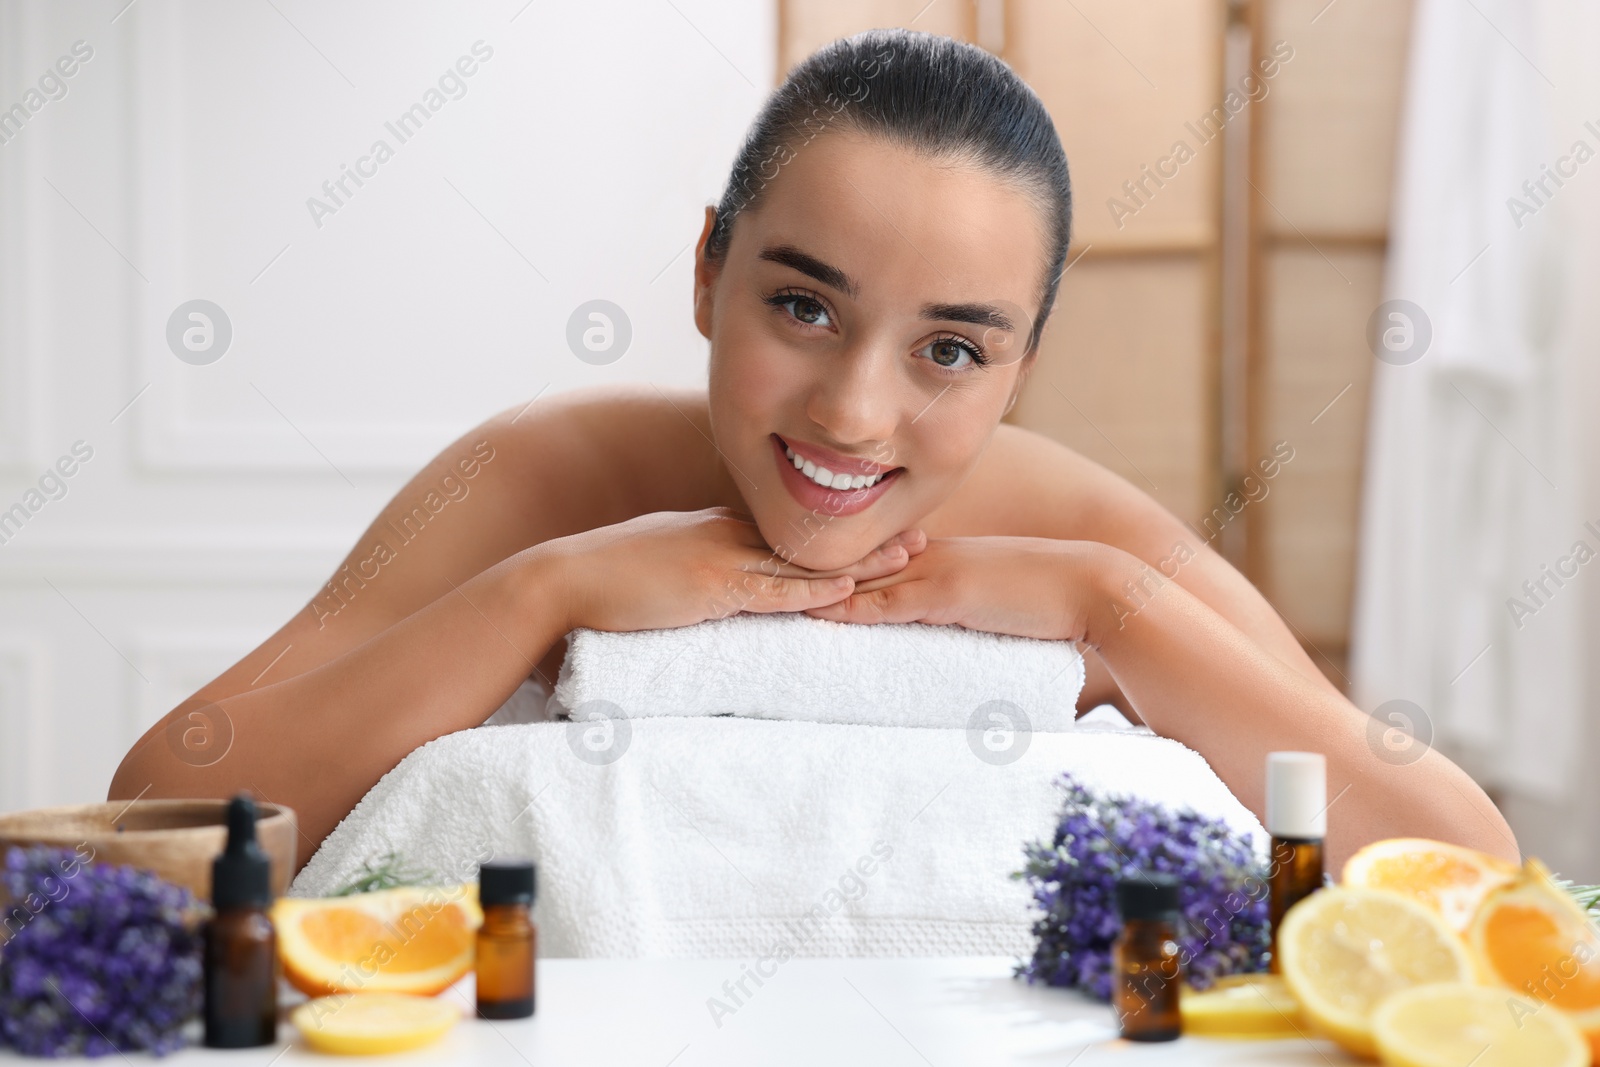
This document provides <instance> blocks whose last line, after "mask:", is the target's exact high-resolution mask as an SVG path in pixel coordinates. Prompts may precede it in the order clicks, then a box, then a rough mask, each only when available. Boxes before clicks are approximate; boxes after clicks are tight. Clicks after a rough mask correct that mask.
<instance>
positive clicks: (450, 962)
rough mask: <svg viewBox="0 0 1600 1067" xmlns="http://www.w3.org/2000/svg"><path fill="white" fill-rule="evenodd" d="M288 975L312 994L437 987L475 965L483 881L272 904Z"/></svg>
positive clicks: (425, 990)
mask: <svg viewBox="0 0 1600 1067" xmlns="http://www.w3.org/2000/svg"><path fill="white" fill-rule="evenodd" d="M272 921H273V923H274V925H276V926H277V928H278V956H279V958H280V959H281V960H282V961H283V976H284V977H285V978H286V979H288V980H289V983H290V984H291V985H293V986H294V987H295V988H296V989H298V990H300V991H301V992H302V993H305V994H306V995H308V996H313V997H320V996H325V995H327V994H330V993H356V992H366V993H378V992H396V993H419V994H424V995H431V994H433V993H438V992H439V991H440V990H443V989H447V988H449V987H450V986H451V985H453V984H454V983H455V982H456V981H457V980H459V979H460V978H461V976H462V975H464V974H466V973H467V972H468V971H469V970H471V969H472V955H473V947H474V940H475V936H476V931H477V929H478V927H479V926H481V925H482V924H483V910H482V909H481V908H480V907H479V906H478V887H477V886H476V885H474V884H467V885H458V886H429V887H405V888H401V889H383V890H378V891H377V892H373V893H357V894H354V895H352V896H347V897H327V898H322V899H305V898H299V897H281V898H279V899H278V901H277V902H276V903H274V904H273V906H272Z"/></svg>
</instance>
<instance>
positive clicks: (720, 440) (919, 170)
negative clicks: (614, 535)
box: [695, 131, 1046, 570]
mask: <svg viewBox="0 0 1600 1067" xmlns="http://www.w3.org/2000/svg"><path fill="white" fill-rule="evenodd" d="M763 196H764V199H763V200H762V201H761V204H760V206H759V207H758V208H757V209H755V210H753V211H746V212H744V213H743V214H741V215H740V216H739V217H738V219H737V221H736V222H735V224H734V226H733V234H732V239H731V241H730V242H729V247H728V251H727V255H726V256H725V257H724V259H723V260H722V262H720V263H709V262H707V260H706V258H705V234H704V233H703V234H702V235H701V239H700V247H699V249H698V250H697V253H696V255H697V262H696V272H695V280H696V284H695V318H696V322H697V323H698V325H699V328H700V332H701V333H703V334H705V336H706V337H707V338H709V339H710V341H711V361H710V404H711V426H712V434H713V437H714V438H715V442H716V446H717V449H718V451H719V452H720V453H721V455H722V459H723V462H724V464H725V465H726V466H727V468H728V474H729V476H730V477H731V479H732V480H733V482H734V483H735V484H736V485H737V486H738V488H739V490H740V492H741V493H742V494H743V497H744V501H745V504H746V506H747V508H748V509H749V512H750V514H751V516H752V517H753V518H754V520H755V522H756V524H757V526H758V527H759V528H760V530H761V533H762V535H763V536H764V537H765V538H766V541H767V543H768V544H769V545H771V546H772V547H773V549H774V550H776V551H777V552H778V553H779V554H780V555H781V556H783V557H785V558H787V559H791V560H792V561H793V562H795V563H798V564H800V565H801V566H805V567H810V568H812V569H816V570H828V569H832V568H835V567H842V566H844V565H846V564H849V563H852V562H854V561H855V560H857V559H859V558H861V557H862V556H864V555H865V554H866V553H868V552H870V551H871V550H872V549H873V548H875V547H876V546H877V545H878V544H880V543H882V542H883V541H885V540H887V539H888V538H890V537H892V536H893V535H895V534H896V533H898V532H900V531H901V530H904V529H907V528H910V527H913V526H916V525H917V524H918V523H919V522H920V521H921V520H922V519H923V518H924V517H925V516H927V515H928V514H929V513H930V512H932V511H933V510H934V509H935V508H936V507H938V506H939V504H940V503H941V502H942V501H944V500H945V499H946V498H947V497H948V496H949V495H950V494H951V493H952V492H953V491H954V490H955V488H956V487H957V486H958V485H960V484H961V482H962V481H963V480H964V479H965V478H966V477H967V475H968V474H969V473H971V471H972V469H973V468H974V466H976V464H977V462H978V458H979V456H980V455H981V454H982V452H983V449H984V447H985V446H986V445H987V444H988V442H989V439H990V437H992V436H993V434H994V431H995V427H996V426H997V425H998V424H999V421H1000V418H1001V416H1002V415H1003V414H1004V413H1005V411H1006V409H1007V407H1008V405H1009V402H1010V401H1011V399H1012V396H1013V390H1015V389H1017V388H1019V387H1020V385H1021V380H1020V376H1021V374H1022V373H1023V371H1024V369H1025V366H1026V365H1027V363H1031V360H1029V361H1024V360H1023V354H1024V349H1025V348H1026V346H1027V340H1028V335H1029V332H1030V330H1031V329H1032V326H1033V319H1032V316H1033V314H1034V311H1035V309H1036V308H1037V302H1038V294H1039V292H1040V288H1041V280H1042V278H1043V274H1044V270H1045V254H1046V250H1045V239H1044V234H1043V232H1042V230H1043V227H1042V225H1041V216H1040V213H1039V209H1038V208H1037V207H1036V206H1035V204H1034V202H1033V201H1031V200H1030V199H1029V198H1028V197H1027V196H1026V194H1024V193H1023V192H1021V191H1019V190H1018V189H1016V188H1015V187H1013V186H1011V185H1008V184H1006V183H1004V182H1003V181H1001V180H999V179H997V178H996V177H994V176H993V175H992V174H991V173H989V172H988V171H985V170H983V169H982V168H980V167H977V166H974V165H969V164H955V163H938V162H933V161H930V160H929V159H928V158H926V157H925V156H923V155H920V154H918V153H916V152H914V151H912V150H909V149H906V148H901V147H898V146H896V145H893V144H890V143H888V142H886V141H883V140H880V139H874V138H870V137H867V136H864V135H861V134H857V133H854V132H847V131H830V132H828V133H825V134H823V135H822V136H820V137H818V138H817V139H816V140H814V141H811V142H810V143H809V144H806V145H805V146H804V147H802V148H800V149H798V150H797V151H796V152H795V153H794V156H793V158H792V159H791V160H790V161H789V162H788V163H787V164H786V165H784V166H783V167H782V169H781V170H780V171H779V172H778V174H777V175H776V176H775V177H774V178H773V179H772V180H771V182H770V183H769V184H768V186H767V187H766V189H765V190H764V192H763ZM711 217H712V215H711V212H709V211H708V213H707V231H708V232H709V224H710V219H711ZM791 453H793V454H795V455H798V456H799V457H800V460H801V462H802V463H803V464H804V468H803V469H796V467H795V465H794V460H793V459H792V458H791ZM824 472H826V473H827V474H831V475H832V476H833V477H832V478H830V479H829V480H830V481H831V482H832V483H833V484H834V486H835V487H830V488H824V487H823V486H822V485H821V484H819V483H818V479H819V478H823V477H825V476H826V475H825V474H824ZM808 475H809V476H808ZM842 475H848V476H850V478H851V480H850V481H849V483H848V484H845V482H844V481H842V480H841V477H840V476H842ZM873 475H882V477H881V479H880V480H879V481H877V482H876V483H874V484H872V485H868V484H866V481H867V479H868V478H869V477H871V476H873Z"/></svg>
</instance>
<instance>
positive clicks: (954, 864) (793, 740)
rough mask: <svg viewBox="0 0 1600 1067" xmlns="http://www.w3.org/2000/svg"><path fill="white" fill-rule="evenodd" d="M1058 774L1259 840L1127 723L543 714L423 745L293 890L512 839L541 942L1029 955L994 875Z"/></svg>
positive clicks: (1045, 815)
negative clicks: (530, 874) (946, 724)
mask: <svg viewBox="0 0 1600 1067" xmlns="http://www.w3.org/2000/svg"><path fill="white" fill-rule="evenodd" d="M592 734H604V735H605V736H604V738H603V740H604V742H605V743H604V744H601V745H596V744H594V743H593V742H594V741H595V740H596V739H595V738H594V737H592V736H591V735H592ZM1064 771H1070V772H1071V773H1072V774H1073V775H1074V776H1076V777H1077V778H1078V779H1079V780H1080V781H1081V782H1083V784H1085V785H1087V786H1089V787H1090V788H1092V789H1096V790H1101V791H1110V792H1131V793H1135V794H1137V795H1139V796H1142V797H1144V798H1146V799H1148V800H1153V801H1158V802H1161V803H1165V804H1168V805H1170V806H1172V807H1174V808H1178V807H1185V806H1188V807H1193V808H1194V809H1195V810H1197V811H1199V812H1200V813H1202V814H1204V815H1207V816H1211V817H1214V818H1221V819H1223V820H1225V821H1226V822H1227V823H1228V825H1229V826H1230V827H1231V828H1232V829H1233V830H1235V831H1236V832H1238V833H1242V834H1249V835H1250V836H1251V837H1252V838H1253V841H1254V843H1255V846H1256V848H1257V850H1258V851H1260V850H1262V849H1263V848H1264V846H1265V836H1264V834H1263V832H1262V830H1261V827H1260V824H1259V823H1257V822H1256V820H1255V818H1254V817H1253V816H1252V815H1251V814H1250V812H1248V811H1247V810H1245V808H1244V807H1243V805H1241V804H1240V803H1239V801H1238V800H1236V799H1235V798H1234V797H1233V795H1232V794H1231V793H1229V792H1228V789H1227V787H1226V786H1224V785H1223V783H1222V782H1221V781H1219V780H1218V778H1217V776H1216V775H1215V774H1213V773H1212V771H1211V768H1210V767H1209V766H1207V764H1206V761H1205V760H1204V759H1202V758H1201V757H1200V756H1198V755H1197V754H1195V753H1194V752H1192V751H1190V750H1189V749H1187V748H1185V747H1184V746H1183V745H1181V744H1179V743H1178V742H1176V741H1171V740H1168V739H1166V738H1163V737H1156V736H1155V735H1153V734H1151V733H1150V732H1149V731H1148V730H1146V729H1144V728H1143V727H1139V728H1124V729H1106V728H1104V727H1095V726H1088V727H1081V728H1078V729H1073V730H1069V731H1065V732H1060V733H1049V732H1035V733H1032V734H1030V735H1027V736H1022V735H1012V736H1011V738H1010V739H1009V745H1008V746H1001V747H998V748H994V747H991V746H989V745H987V744H985V743H983V742H982V741H981V740H980V739H978V738H975V737H974V736H973V735H972V733H971V732H969V731H968V730H965V729H906V728H904V727H895V726H862V725H837V724H832V723H808V722H775V721H761V720H755V719H746V718H742V717H738V716H734V717H729V718H708V717H694V716H679V717H656V718H638V719H625V720H619V721H616V722H613V723H609V724H605V726H604V727H602V726H600V725H596V724H586V723H582V722H578V721H573V722H567V723H556V722H543V723H528V724H524V725H516V726H483V727H477V728H474V729H470V730H462V731H461V732H459V733H454V734H447V735H446V736H444V737H441V738H439V739H438V740H436V741H433V742H431V743H429V744H427V745H424V746H423V747H422V748H419V749H417V750H416V751H415V752H413V753H412V754H411V755H410V756H408V757H406V759H405V760H404V761H402V762H401V764H400V765H399V766H398V767H396V768H395V769H394V770H392V771H390V772H389V774H388V775H386V776H385V777H384V778H383V780H382V781H380V782H378V784H377V785H376V786H374V787H373V788H372V790H371V792H369V793H368V794H367V795H366V797H365V798H364V799H363V800H362V801H361V803H360V804H359V805H357V807H356V809H355V810H354V811H353V812H351V813H350V815H349V816H348V817H346V818H345V820H344V821H343V822H341V823H340V824H339V826H338V828H337V829H335V830H334V831H333V833H332V834H330V835H329V836H328V838H327V840H326V841H325V842H324V843H323V845H322V848H321V849H320V850H319V851H318V852H317V854H316V855H315V856H313V857H312V859H311V862H310V863H309V864H308V865H307V866H306V868H305V870H303V871H302V872H301V873H300V875H299V877H298V878H296V879H295V881H294V884H293V886H292V890H291V891H292V892H293V893H294V895H296V896H316V895H321V894H325V893H330V892H333V891H335V890H337V889H339V888H341V887H344V886H346V885H348V884H350V883H351V882H352V881H354V880H355V879H357V878H358V877H359V876H360V875H361V874H362V873H363V872H364V871H366V870H368V869H369V868H370V867H372V866H374V865H381V864H383V863H384V862H386V858H388V857H398V858H399V859H400V860H402V861H403V864H402V866H403V867H404V868H405V869H407V870H410V871H426V872H429V874H430V875H432V877H431V878H430V879H428V880H431V881H436V882H441V883H444V884H453V883H456V882H463V881H470V880H472V879H473V878H475V877H476V874H477V864H478V863H479V862H481V861H483V860H485V859H487V858H489V857H511V856H526V857H529V858H531V859H533V860H534V861H536V862H537V864H538V867H539V893H538V899H537V902H536V903H535V905H534V919H535V920H536V921H537V922H538V924H539V951H540V953H541V954H542V955H547V956H679V957H686V956H687V957H730V958H735V959H738V958H745V959H749V960H751V961H754V960H756V959H758V958H760V957H763V956H767V955H769V954H772V955H777V956H780V957H784V956H787V955H802V956H948V955H980V956H984V955H1004V954H1009V955H1013V956H1023V955H1026V954H1027V953H1028V952H1029V951H1030V949H1031V946H1032V944H1033V935H1032V933H1031V930H1030V927H1031V924H1032V922H1033V920H1034V919H1035V918H1036V917H1037V914H1038V912H1037V910H1036V908H1035V907H1034V905H1033V902H1032V900H1031V898H1030V895H1029V890H1028V886H1027V885H1026V884H1025V883H1024V882H1022V881H1020V880H1013V879H1011V878H1010V877H1009V874H1010V872H1012V871H1014V870H1017V869H1019V868H1021V867H1022V865H1023V863H1024V861H1025V858H1026V857H1025V856H1024V853H1023V845H1024V843H1025V842H1028V841H1033V840H1045V841H1048V840H1049V839H1050V837H1051V834H1052V833H1053V832H1054V830H1055V826H1056V819H1057V815H1058V814H1059V811H1060V807H1061V795H1060V792H1059V790H1058V789H1057V788H1056V786H1055V782H1056V779H1057V778H1058V777H1059V775H1060V774H1061V773H1062V772H1064ZM708 992H709V991H708Z"/></svg>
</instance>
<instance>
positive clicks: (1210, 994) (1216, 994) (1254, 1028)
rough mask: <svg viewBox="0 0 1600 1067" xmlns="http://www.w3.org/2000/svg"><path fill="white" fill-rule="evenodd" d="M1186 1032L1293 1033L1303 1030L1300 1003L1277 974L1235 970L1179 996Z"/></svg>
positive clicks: (1224, 1034)
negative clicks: (1208, 986)
mask: <svg viewBox="0 0 1600 1067" xmlns="http://www.w3.org/2000/svg"><path fill="white" fill-rule="evenodd" d="M1178 1011H1179V1013H1180V1014H1181V1015H1182V1016H1183V1032H1184V1033H1186V1034H1207V1035H1209V1036H1212V1037H1294V1036H1296V1035H1297V1034H1300V1033H1302V1032H1303V1031H1304V1026H1303V1025H1302V1023H1301V1020H1300V1005H1299V1003H1298V1002H1297V1001H1296V1000H1295V999H1294V994H1292V993H1290V992H1289V987H1288V986H1287V985H1285V984H1284V981H1283V978H1282V977H1281V976H1279V975H1276V974H1235V975H1229V976H1228V977H1226V978H1219V979H1217V981H1216V984H1214V985H1213V986H1212V987H1211V988H1210V989H1205V990H1194V989H1188V988H1185V989H1184V990H1183V993H1182V994H1181V995H1180V997H1179V998H1178Z"/></svg>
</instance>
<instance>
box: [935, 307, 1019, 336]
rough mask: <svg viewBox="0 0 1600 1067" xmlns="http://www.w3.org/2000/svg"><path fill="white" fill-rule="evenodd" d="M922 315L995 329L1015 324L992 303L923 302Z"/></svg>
mask: <svg viewBox="0 0 1600 1067" xmlns="http://www.w3.org/2000/svg"><path fill="white" fill-rule="evenodd" d="M922 317H923V318H925V319H935V320H942V321H945V322H970V323H972V324H973V325H974V326H990V327H993V328H994V329H996V330H1015V329H1016V324H1015V323H1013V322H1012V321H1011V319H1010V317H1009V316H1007V315H1006V314H1005V312H1003V311H1001V310H1000V309H999V308H997V307H995V306H994V305H993V304H924V305H923V306H922Z"/></svg>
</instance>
